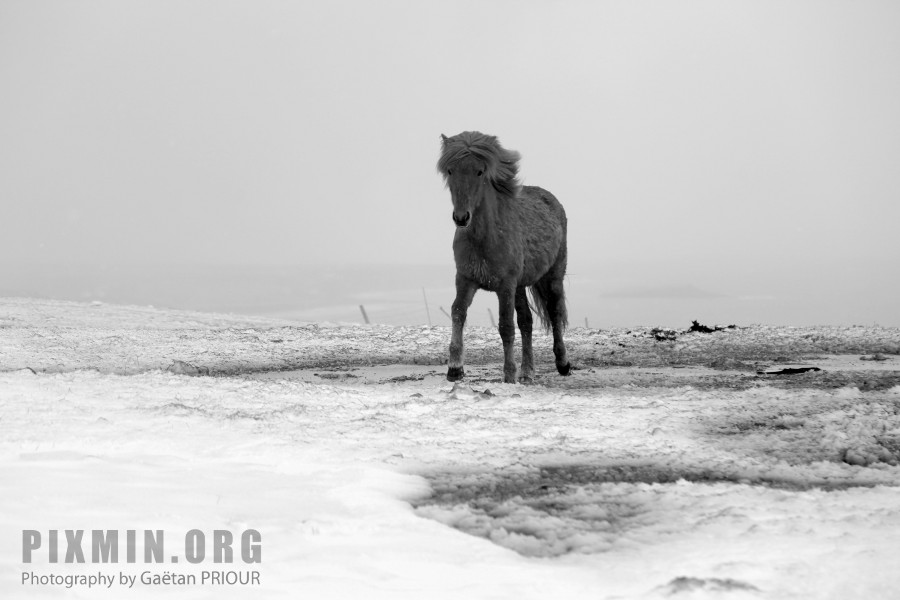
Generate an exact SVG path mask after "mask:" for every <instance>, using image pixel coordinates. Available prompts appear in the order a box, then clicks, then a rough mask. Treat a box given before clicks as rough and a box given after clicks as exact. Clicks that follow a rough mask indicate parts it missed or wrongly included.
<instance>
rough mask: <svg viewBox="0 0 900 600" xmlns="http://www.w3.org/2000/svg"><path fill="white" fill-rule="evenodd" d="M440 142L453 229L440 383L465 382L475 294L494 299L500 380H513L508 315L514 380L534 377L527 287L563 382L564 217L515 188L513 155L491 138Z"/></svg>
mask: <svg viewBox="0 0 900 600" xmlns="http://www.w3.org/2000/svg"><path fill="white" fill-rule="evenodd" d="M441 138H442V140H443V144H442V152H441V156H440V159H439V160H438V163H437V168H438V171H439V172H440V173H441V174H442V175H443V177H444V181H445V182H446V184H447V187H448V188H449V189H450V195H451V199H452V201H453V221H454V222H455V223H456V226H457V227H456V233H455V235H454V238H453V255H454V258H455V259H456V299H455V300H454V302H453V311H452V319H453V330H452V335H451V341H450V360H449V368H448V371H447V379H449V380H451V381H455V380H457V379H460V378H462V377H463V375H464V369H463V338H462V331H463V327H464V325H465V321H466V313H467V311H468V308H469V305H471V303H472V298H473V297H474V295H475V292H476V291H477V290H479V289H483V290H488V291H491V292H496V294H497V296H498V300H499V315H500V325H499V329H500V337H501V339H502V340H503V350H504V367H503V372H504V381H506V382H508V383H512V382H515V381H516V366H515V361H514V357H513V344H514V341H515V324H514V322H513V314H515V315H516V322H517V323H518V326H519V330H520V332H521V335H522V370H521V379H522V380H523V381H526V382H530V381H532V380H533V378H534V359H533V353H532V347H531V333H532V316H531V309H530V307H529V304H528V299H527V297H526V295H525V289H526V288H530V289H531V295H532V300H533V302H534V310H535V312H536V313H537V314H538V317H539V318H540V319H541V322H542V324H543V325H544V327H545V328H546V329H549V330H551V331H552V332H553V351H554V355H555V357H556V368H557V370H558V371H559V373H560V374H563V375H567V374H568V373H569V368H570V367H569V361H568V359H567V358H566V349H565V344H564V342H563V337H562V335H563V331H564V330H565V328H566V324H567V314H566V304H565V293H564V289H563V278H564V276H565V274H566V213H565V210H563V207H562V205H561V204H560V203H559V201H558V200H557V199H556V197H555V196H553V194H551V193H550V192H548V191H547V190H544V189H542V188H539V187H533V186H522V185H520V183H519V180H518V169H519V166H518V161H519V158H520V157H519V154H518V153H517V152H514V151H511V150H506V149H504V148H503V147H502V146H501V145H500V143H499V142H498V141H497V138H496V137H494V136H489V135H485V134H482V133H479V132H477V131H466V132H463V133H460V134H459V135H456V136H453V137H449V138H448V137H446V136H443V135H442V136H441Z"/></svg>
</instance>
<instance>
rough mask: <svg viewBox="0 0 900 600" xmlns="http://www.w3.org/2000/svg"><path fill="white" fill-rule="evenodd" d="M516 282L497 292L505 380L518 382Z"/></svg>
mask: <svg viewBox="0 0 900 600" xmlns="http://www.w3.org/2000/svg"><path fill="white" fill-rule="evenodd" d="M515 296H516V288H515V284H513V285H511V286H504V287H503V288H501V289H500V290H499V291H498V292H497V298H498V299H499V300H500V307H499V312H500V339H501V340H503V382H504V383H515V382H516V358H515V353H514V345H515V341H516V324H515V322H514V318H513V315H514V313H515V308H516V304H515Z"/></svg>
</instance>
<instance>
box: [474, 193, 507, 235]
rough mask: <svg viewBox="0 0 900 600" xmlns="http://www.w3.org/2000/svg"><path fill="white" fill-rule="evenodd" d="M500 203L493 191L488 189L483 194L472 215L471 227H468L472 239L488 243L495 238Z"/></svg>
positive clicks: (498, 221)
mask: <svg viewBox="0 0 900 600" xmlns="http://www.w3.org/2000/svg"><path fill="white" fill-rule="evenodd" d="M501 202H502V200H501V198H499V197H498V195H497V192H496V191H495V190H493V189H489V190H488V191H487V192H485V195H484V198H482V200H481V204H480V205H479V207H478V210H476V211H474V213H473V214H472V225H471V226H470V230H471V236H472V238H474V239H476V240H479V241H490V240H493V239H494V238H495V237H496V235H497V228H498V225H499V223H500V203H501Z"/></svg>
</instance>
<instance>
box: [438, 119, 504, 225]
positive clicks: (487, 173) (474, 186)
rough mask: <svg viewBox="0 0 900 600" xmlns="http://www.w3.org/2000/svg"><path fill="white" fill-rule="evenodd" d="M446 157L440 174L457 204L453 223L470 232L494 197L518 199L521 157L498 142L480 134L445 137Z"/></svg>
mask: <svg viewBox="0 0 900 600" xmlns="http://www.w3.org/2000/svg"><path fill="white" fill-rule="evenodd" d="M441 140H442V142H443V144H442V146H443V147H442V153H441V157H440V159H439V160H438V165H437V168H438V171H439V172H440V173H441V174H442V175H443V176H444V181H445V182H446V184H447V187H448V188H449V189H450V197H451V200H452V201H453V222H454V223H456V226H457V227H459V228H466V227H468V226H469V224H470V223H471V222H472V215H473V214H474V213H475V211H476V210H477V209H478V207H479V206H480V205H481V203H482V202H483V201H484V199H485V198H486V197H487V196H488V195H491V194H495V193H499V194H501V195H506V196H511V197H515V195H516V194H517V193H518V189H519V183H518V181H517V179H516V174H517V172H518V160H519V154H518V153H517V152H513V151H510V150H505V149H504V148H503V147H502V146H500V143H499V142H498V141H497V138H496V137H494V136H490V135H484V134H483V133H479V132H477V131H464V132H462V133H460V134H459V135H455V136H453V137H447V136H445V135H443V134H442V135H441Z"/></svg>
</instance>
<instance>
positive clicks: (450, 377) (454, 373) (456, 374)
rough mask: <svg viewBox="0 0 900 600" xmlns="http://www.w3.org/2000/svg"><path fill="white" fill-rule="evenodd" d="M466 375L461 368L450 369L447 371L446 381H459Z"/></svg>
mask: <svg viewBox="0 0 900 600" xmlns="http://www.w3.org/2000/svg"><path fill="white" fill-rule="evenodd" d="M465 375H466V373H465V371H463V368H462V367H450V368H448V369H447V381H459V380H460V379H462V378H463V377H465Z"/></svg>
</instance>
